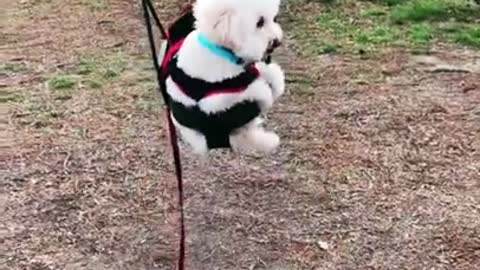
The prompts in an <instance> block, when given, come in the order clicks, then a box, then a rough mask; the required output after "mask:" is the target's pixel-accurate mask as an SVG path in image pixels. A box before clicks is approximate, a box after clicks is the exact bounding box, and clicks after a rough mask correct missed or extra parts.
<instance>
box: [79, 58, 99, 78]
mask: <svg viewBox="0 0 480 270" xmlns="http://www.w3.org/2000/svg"><path fill="white" fill-rule="evenodd" d="M97 65H98V64H97V62H96V61H95V59H93V58H83V59H80V62H79V63H78V67H77V73H78V74H79V75H88V74H91V73H94V72H95V71H96V70H97V68H98V67H97Z"/></svg>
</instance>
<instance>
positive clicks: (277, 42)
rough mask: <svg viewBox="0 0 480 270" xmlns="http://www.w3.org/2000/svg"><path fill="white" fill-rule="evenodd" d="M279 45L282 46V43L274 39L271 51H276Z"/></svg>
mask: <svg viewBox="0 0 480 270" xmlns="http://www.w3.org/2000/svg"><path fill="white" fill-rule="evenodd" d="M280 45H282V42H281V41H280V40H278V39H274V40H273V41H272V48H273V49H276V48H278V47H280Z"/></svg>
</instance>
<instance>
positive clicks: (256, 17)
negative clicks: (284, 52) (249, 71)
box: [193, 0, 283, 61]
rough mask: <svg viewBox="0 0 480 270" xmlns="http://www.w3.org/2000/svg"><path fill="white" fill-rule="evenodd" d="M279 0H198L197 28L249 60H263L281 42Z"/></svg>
mask: <svg viewBox="0 0 480 270" xmlns="http://www.w3.org/2000/svg"><path fill="white" fill-rule="evenodd" d="M279 9H280V0H197V1H196V2H195V4H194V6H193V12H194V16H195V19H196V28H197V29H198V30H199V31H200V32H201V33H203V34H204V35H206V36H207V37H208V38H210V39H211V40H212V41H213V42H215V43H217V44H219V45H221V46H224V47H226V48H229V49H231V50H232V51H233V52H234V53H235V54H236V55H237V56H239V57H241V58H243V59H244V60H246V61H260V60H261V59H262V57H263V56H264V55H265V54H266V53H271V52H272V51H273V50H274V49H275V48H276V47H278V46H279V45H280V44H281V41H282V38H283V32H282V29H281V27H280V25H279V24H278V23H277V16H278V12H279Z"/></svg>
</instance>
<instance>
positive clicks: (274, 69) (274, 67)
mask: <svg viewBox="0 0 480 270" xmlns="http://www.w3.org/2000/svg"><path fill="white" fill-rule="evenodd" d="M268 68H269V72H270V77H271V78H270V85H271V87H272V90H273V97H274V98H275V99H277V98H278V97H280V96H281V95H283V93H284V92H285V74H284V73H283V70H282V68H281V67H280V65H278V64H277V63H271V64H269V65H268Z"/></svg>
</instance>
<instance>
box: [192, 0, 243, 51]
mask: <svg viewBox="0 0 480 270" xmlns="http://www.w3.org/2000/svg"><path fill="white" fill-rule="evenodd" d="M193 12H194V16H195V19H196V27H197V28H198V29H199V30H200V31H202V32H204V33H205V34H208V35H209V36H210V37H212V38H215V39H216V40H215V42H218V43H221V44H222V45H225V46H229V45H231V44H232V43H233V40H232V39H231V33H232V20H233V15H234V9H233V5H232V1H230V0H221V1H218V0H197V2H196V3H195V4H194V5H193Z"/></svg>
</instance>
